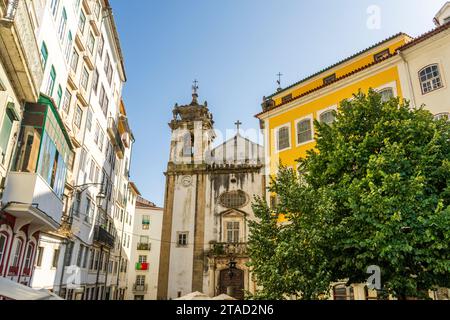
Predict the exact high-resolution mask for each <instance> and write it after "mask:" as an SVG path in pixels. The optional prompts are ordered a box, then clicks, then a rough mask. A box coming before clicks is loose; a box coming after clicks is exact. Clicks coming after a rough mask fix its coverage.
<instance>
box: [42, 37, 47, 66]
mask: <svg viewBox="0 0 450 320" xmlns="http://www.w3.org/2000/svg"><path fill="white" fill-rule="evenodd" d="M47 60H48V49H47V45H46V44H45V42H42V45H41V63H42V67H43V68H44V69H45V66H46V65H47Z"/></svg>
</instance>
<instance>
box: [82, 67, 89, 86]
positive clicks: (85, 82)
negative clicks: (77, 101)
mask: <svg viewBox="0 0 450 320" xmlns="http://www.w3.org/2000/svg"><path fill="white" fill-rule="evenodd" d="M88 83H89V71H88V70H87V69H86V67H84V68H83V73H82V75H81V87H82V88H83V89H84V90H86V91H87V88H88Z"/></svg>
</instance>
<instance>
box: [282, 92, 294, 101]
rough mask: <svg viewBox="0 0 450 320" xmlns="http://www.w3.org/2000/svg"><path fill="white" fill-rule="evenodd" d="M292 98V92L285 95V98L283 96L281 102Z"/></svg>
mask: <svg viewBox="0 0 450 320" xmlns="http://www.w3.org/2000/svg"><path fill="white" fill-rule="evenodd" d="M291 100H292V93H291V94H288V95H287V96H284V97H283V98H281V102H282V103H286V102H289V101H291Z"/></svg>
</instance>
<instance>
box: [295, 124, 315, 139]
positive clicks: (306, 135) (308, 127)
mask: <svg viewBox="0 0 450 320" xmlns="http://www.w3.org/2000/svg"><path fill="white" fill-rule="evenodd" d="M312 139H313V130H312V120H311V119H305V120H302V121H300V122H298V123H297V144H301V143H305V142H309V141H311V140H312Z"/></svg>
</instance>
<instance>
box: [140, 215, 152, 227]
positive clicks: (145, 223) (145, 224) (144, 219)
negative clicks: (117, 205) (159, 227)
mask: <svg viewBox="0 0 450 320" xmlns="http://www.w3.org/2000/svg"><path fill="white" fill-rule="evenodd" d="M142 229H143V230H149V229H150V216H142Z"/></svg>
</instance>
